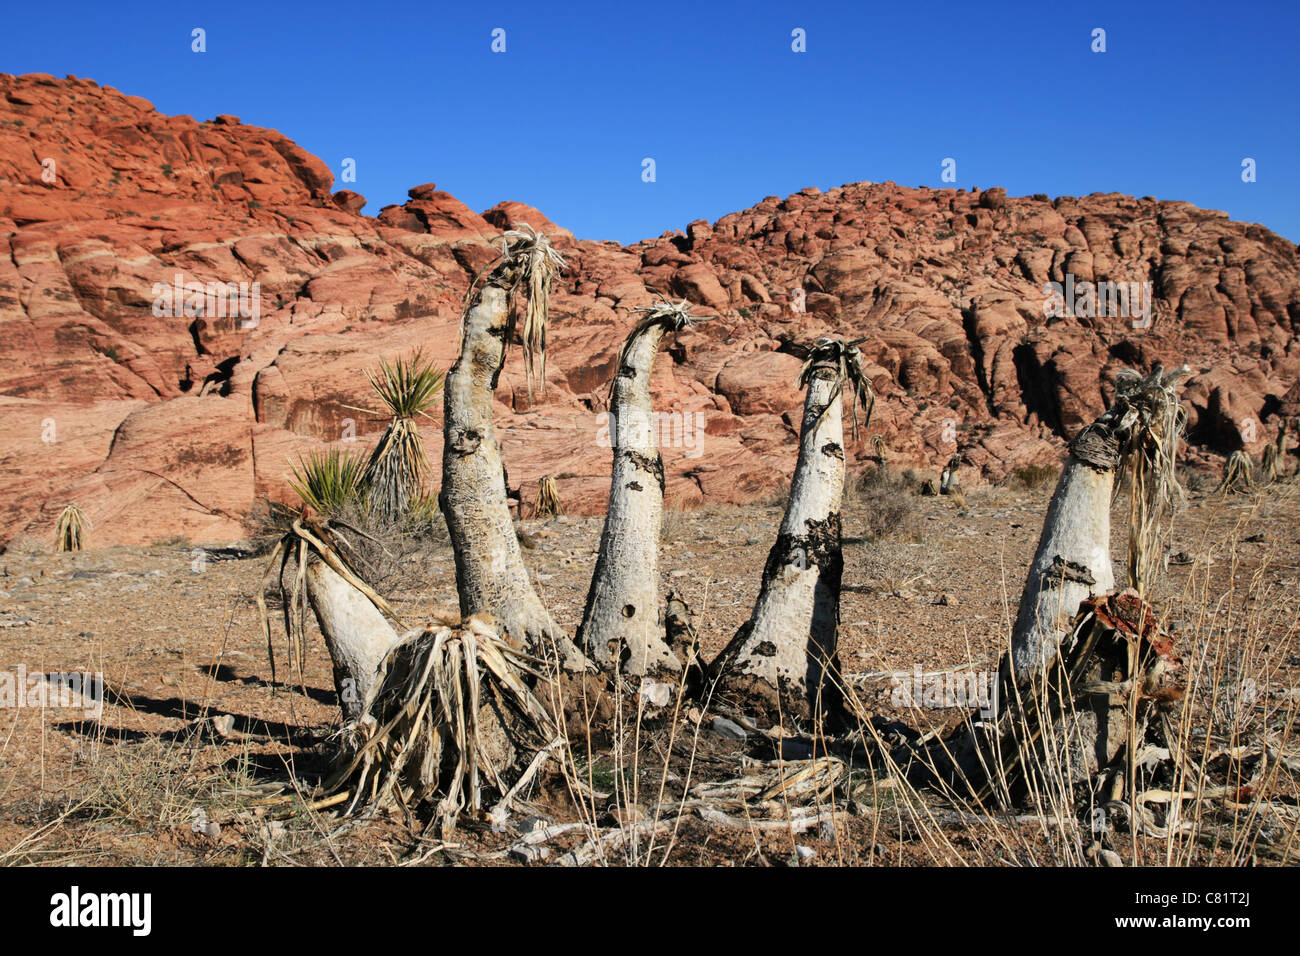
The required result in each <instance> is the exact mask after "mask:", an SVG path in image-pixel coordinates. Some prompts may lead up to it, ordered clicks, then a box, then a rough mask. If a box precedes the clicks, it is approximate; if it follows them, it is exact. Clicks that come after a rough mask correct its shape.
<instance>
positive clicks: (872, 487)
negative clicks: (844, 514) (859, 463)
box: [849, 467, 913, 540]
mask: <svg viewBox="0 0 1300 956" xmlns="http://www.w3.org/2000/svg"><path fill="white" fill-rule="evenodd" d="M849 501H850V503H851V505H852V507H853V509H854V510H855V511H860V512H861V513H862V515H863V517H864V518H865V520H866V525H867V531H868V534H869V535H870V537H871V538H872V539H873V540H878V539H881V538H888V537H892V536H898V535H903V534H906V533H908V532H909V531H910V530H911V524H910V520H909V519H910V518H911V516H912V511H913V503H912V496H911V494H910V493H909V491H908V485H907V482H906V480H905V479H904V478H903V477H901V476H899V475H898V474H897V473H896V472H894V471H893V470H891V469H889V468H887V467H877V468H868V469H867V470H866V471H864V472H863V473H862V474H861V476H860V477H859V478H858V480H857V481H856V482H855V483H854V484H853V486H852V492H851V495H850V497H849Z"/></svg>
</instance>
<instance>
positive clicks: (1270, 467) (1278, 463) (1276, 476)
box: [1261, 419, 1289, 484]
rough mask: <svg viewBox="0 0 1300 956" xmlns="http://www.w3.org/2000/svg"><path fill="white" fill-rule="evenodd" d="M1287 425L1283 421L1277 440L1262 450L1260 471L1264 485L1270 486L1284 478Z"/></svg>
mask: <svg viewBox="0 0 1300 956" xmlns="http://www.w3.org/2000/svg"><path fill="white" fill-rule="evenodd" d="M1288 425H1289V423H1288V422H1287V421H1286V420H1285V419H1284V420H1283V421H1282V424H1281V426H1280V427H1279V428H1278V430H1277V438H1275V439H1274V440H1273V441H1271V442H1269V443H1268V445H1266V446H1265V448H1264V461H1263V463H1262V468H1261V470H1262V472H1263V480H1264V482H1265V484H1272V483H1273V482H1275V481H1281V480H1282V479H1283V478H1285V477H1286V438H1287V435H1286V433H1287V426H1288Z"/></svg>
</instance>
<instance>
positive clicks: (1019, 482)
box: [1008, 465, 1061, 491]
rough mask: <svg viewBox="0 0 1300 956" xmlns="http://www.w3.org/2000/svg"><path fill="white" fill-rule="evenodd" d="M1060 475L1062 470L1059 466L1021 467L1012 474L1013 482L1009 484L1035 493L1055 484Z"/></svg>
mask: <svg viewBox="0 0 1300 956" xmlns="http://www.w3.org/2000/svg"><path fill="white" fill-rule="evenodd" d="M1060 474H1061V469H1060V467H1059V466H1058V465H1021V466H1020V467H1019V468H1017V469H1015V471H1013V472H1011V480H1010V481H1009V482H1008V484H1010V485H1012V486H1013V487H1016V488H1024V489H1025V490H1027V491H1033V490H1035V489H1037V488H1042V487H1043V486H1045V485H1049V484H1054V483H1055V482H1056V479H1057V478H1058V477H1059V476H1060Z"/></svg>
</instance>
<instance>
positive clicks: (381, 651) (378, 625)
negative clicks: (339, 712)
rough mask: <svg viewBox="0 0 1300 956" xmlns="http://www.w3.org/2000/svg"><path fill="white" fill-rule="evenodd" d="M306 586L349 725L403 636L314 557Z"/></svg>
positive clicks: (377, 610) (359, 711)
mask: <svg viewBox="0 0 1300 956" xmlns="http://www.w3.org/2000/svg"><path fill="white" fill-rule="evenodd" d="M306 586H307V600H308V602H309V603H310V604H311V609H312V611H313V612H315V614H316V622H317V623H318V624H319V625H320V630H321V634H322V636H324V638H325V646H326V647H327V648H328V649H329V655H330V660H331V661H333V663H334V687H335V689H336V690H337V691H338V694H339V704H340V706H341V707H342V708H343V721H344V723H347V722H349V721H351V720H355V719H357V718H359V717H360V716H361V708H362V705H363V703H364V701H365V699H366V694H367V692H369V690H370V687H371V685H372V684H373V683H374V681H375V677H376V675H377V674H378V672H379V665H380V664H381V663H382V662H383V659H384V655H386V654H387V653H388V651H389V649H390V648H392V646H393V645H394V644H396V643H397V641H398V639H399V635H398V633H397V632H396V631H394V630H393V628H392V626H391V625H389V623H388V621H387V620H386V619H385V618H384V615H383V614H381V613H380V611H379V609H378V608H377V607H375V605H374V603H373V602H371V600H370V599H369V598H367V597H366V596H365V595H364V594H362V593H361V592H360V591H358V590H357V589H356V588H355V587H353V586H352V585H351V584H349V583H348V582H347V581H345V580H344V579H343V577H342V575H340V574H338V572H336V571H335V570H334V569H333V568H331V567H330V566H329V565H327V564H326V563H325V562H324V561H322V560H320V559H319V558H317V557H316V556H315V555H313V556H312V557H311V559H310V560H309V562H308V564H307V574H306Z"/></svg>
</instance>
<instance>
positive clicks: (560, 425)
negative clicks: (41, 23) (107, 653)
mask: <svg viewBox="0 0 1300 956" xmlns="http://www.w3.org/2000/svg"><path fill="white" fill-rule="evenodd" d="M341 171H342V170H341V169H340V170H332V169H330V168H329V167H327V166H326V165H325V164H324V163H323V162H322V161H321V160H319V159H317V158H316V157H314V156H311V155H310V154H308V153H307V152H305V151H304V150H302V149H301V148H300V147H298V146H297V145H295V144H294V143H293V142H291V141H290V140H288V139H287V138H285V137H284V136H282V135H281V134H279V133H277V132H275V131H273V130H267V129H262V128H259V127H253V126H246V125H243V124H241V123H240V122H239V120H238V119H237V118H236V117H229V116H221V117H217V118H216V119H215V120H211V121H208V122H203V123H199V122H196V121H195V120H193V119H192V118H190V117H188V116H177V117H167V116H162V115H160V114H158V113H156V112H155V111H154V110H153V108H152V106H150V104H149V103H147V102H146V101H144V100H142V99H140V98H139V97H132V96H126V95H123V94H122V93H119V92H117V91H116V90H113V89H111V88H108V87H100V86H98V85H96V84H95V83H94V82H92V81H90V80H79V79H75V78H69V79H67V80H55V79H53V78H52V77H48V76H41V75H30V76H25V77H18V78H15V77H11V76H8V75H3V74H0V414H3V418H4V422H5V427H4V428H3V429H0V542H4V541H11V540H13V539H14V537H15V536H19V535H29V534H36V535H40V536H42V537H45V536H48V535H49V534H51V533H52V528H53V526H54V520H55V516H56V515H57V513H58V511H59V510H60V509H61V508H62V506H63V505H64V504H66V503H67V502H68V501H76V502H78V503H79V504H80V505H81V507H82V508H83V510H84V511H85V512H86V514H87V515H88V516H89V517H90V519H91V521H92V522H93V524H94V530H93V531H92V532H90V533H89V534H88V545H89V546H91V547H93V546H96V545H105V544H117V543H125V544H130V543H140V542H148V541H153V540H157V539H160V538H173V537H183V538H188V539H190V540H195V541H203V542H217V541H223V540H233V539H237V538H240V537H244V536H245V535H246V530H245V528H244V527H243V525H242V522H243V520H244V519H245V517H246V515H247V514H248V512H249V511H250V510H252V509H253V508H254V504H255V502H256V500H257V499H258V498H261V497H266V496H270V497H278V498H286V499H287V498H289V497H290V493H289V491H288V487H287V485H286V483H285V481H284V473H285V472H286V470H287V465H288V462H289V461H290V460H292V459H293V458H294V457H296V455H297V454H299V453H300V452H303V451H306V450H307V449H309V448H311V447H314V446H318V445H319V444H320V443H322V442H331V441H339V440H344V439H346V438H347V437H349V436H353V435H354V436H355V438H356V441H357V442H358V446H357V447H363V448H364V447H367V446H368V445H370V444H373V442H374V441H375V440H377V438H378V436H379V434H380V432H381V431H382V428H383V425H384V422H383V421H382V420H380V419H379V416H378V415H375V416H369V415H367V414H365V413H364V412H358V411H356V410H354V409H351V408H349V407H348V406H361V407H372V406H373V404H374V403H373V402H372V401H371V399H370V397H369V395H368V386H367V384H366V381H365V377H364V369H365V367H366V366H368V365H372V364H373V363H374V361H375V359H376V358H377V357H378V356H381V355H382V356H392V355H395V354H397V353H399V352H403V351H406V350H410V349H413V348H415V347H417V346H421V347H423V348H424V350H425V352H426V354H429V355H431V356H432V357H433V358H434V359H435V361H437V362H438V363H439V364H441V365H443V366H446V365H449V364H450V363H451V361H452V359H453V357H454V354H455V350H456V346H457V341H456V339H457V329H458V323H459V314H460V303H461V298H462V296H463V294H464V292H465V290H466V288H467V286H468V283H469V281H470V279H471V278H472V277H473V275H475V274H476V273H477V272H478V270H479V269H481V268H482V266H483V265H484V264H485V263H487V262H488V261H490V260H491V258H492V257H493V250H492V248H491V246H490V244H489V243H490V241H491V240H492V239H493V238H495V237H496V236H498V235H500V231H501V229H502V228H504V227H505V226H507V225H508V224H509V223H514V222H528V223H529V224H531V225H534V226H536V227H538V228H541V229H544V230H546V231H547V232H552V233H554V234H555V236H556V245H557V247H558V248H560V249H561V250H562V251H563V252H564V253H565V255H566V257H567V258H568V259H569V262H570V270H569V272H568V274H567V275H566V276H565V277H564V279H563V280H562V282H561V283H560V285H559V288H558V290H557V294H556V295H555V298H554V301H553V304H552V308H551V314H552V322H553V326H552V330H551V334H550V357H549V360H548V386H547V390H546V392H545V394H544V395H538V396H536V400H537V404H536V405H534V406H532V407H530V405H529V400H528V397H527V391H526V389H525V385H524V380H523V374H522V369H521V368H520V366H519V362H518V361H516V360H514V359H512V360H510V361H508V362H507V366H506V369H505V371H504V372H503V374H502V376H501V382H500V388H499V391H498V396H499V402H498V409H497V413H498V414H497V421H498V423H499V426H500V437H501V443H502V450H503V454H504V457H505V462H506V465H507V467H508V469H509V473H510V477H511V481H512V483H515V484H519V483H522V485H523V495H522V497H523V499H524V500H525V501H528V500H531V498H532V495H533V493H534V490H535V482H536V479H537V478H538V477H540V476H541V475H542V474H552V475H556V476H560V477H559V489H560V494H561V497H562V499H563V500H564V505H565V507H566V509H568V510H570V511H574V512H592V511H599V510H601V509H603V508H604V505H605V501H606V499H607V493H608V474H609V468H610V454H609V448H608V442H607V441H605V442H602V440H601V426H602V422H603V420H602V419H601V418H599V417H598V415H599V413H600V412H602V411H603V410H604V408H605V401H606V394H607V386H608V382H609V377H610V375H611V374H612V373H613V371H614V363H615V361H616V358H617V354H618V348H619V345H620V343H621V342H622V339H623V337H624V336H625V335H626V333H627V331H628V329H629V328H630V327H631V320H630V318H629V316H628V314H627V312H626V309H628V308H630V307H632V306H637V305H645V304H648V303H649V302H651V301H652V300H653V299H654V298H655V296H654V295H653V294H652V293H651V292H650V291H648V289H649V288H653V289H655V290H658V292H659V293H661V294H663V295H671V296H680V297H685V298H687V299H690V300H691V301H692V302H695V303H698V305H699V307H700V308H699V311H703V312H708V311H712V312H714V313H716V314H717V315H718V316H719V318H718V319H717V320H715V321H713V322H709V323H704V324H702V325H700V326H698V327H697V328H696V329H693V330H692V331H690V332H689V333H684V334H682V335H679V336H676V337H675V339H673V340H672V341H670V342H669V343H668V344H667V345H666V347H665V348H666V351H667V353H668V354H667V356H665V358H664V360H661V361H660V362H659V363H657V364H656V366H655V371H654V375H653V378H652V389H653V393H654V397H655V407H656V409H657V410H659V411H660V412H662V413H665V414H662V415H661V416H660V418H659V427H660V429H661V430H660V432H659V435H658V438H659V445H660V447H661V450H662V453H663V457H664V468H665V478H666V494H667V500H668V502H669V503H670V505H671V504H672V503H674V502H680V503H683V504H687V505H689V504H692V503H697V502H699V501H701V500H703V499H707V500H711V501H736V502H738V501H747V500H752V499H754V498H756V497H763V496H766V495H769V494H771V493H772V491H773V490H774V489H775V488H776V487H778V486H779V485H780V484H781V483H782V482H783V481H784V480H785V479H786V478H788V476H789V474H790V472H791V470H792V469H793V466H794V459H795V449H796V444H795V443H796V427H797V423H798V415H799V408H800V405H801V397H800V394H799V392H798V390H797V389H796V388H795V378H796V375H797V372H798V368H799V360H798V359H797V358H796V357H795V356H794V355H792V354H789V353H788V352H787V351H786V350H785V349H786V346H785V344H784V343H786V342H789V341H799V342H806V341H810V340H812V339H814V338H816V337H817V336H822V335H827V336H834V337H840V338H855V337H859V336H866V337H867V338H866V341H865V342H864V343H863V344H862V346H861V351H862V354H863V357H864V360H865V365H866V367H867V370H868V374H869V375H870V376H871V378H872V381H873V383H874V386H875V389H876V392H877V394H878V395H879V396H880V398H881V399H882V400H881V401H880V402H879V403H878V404H877V406H876V416H875V418H874V419H873V422H872V426H871V429H870V432H869V433H868V432H863V434H862V435H861V436H860V440H859V441H851V442H850V443H849V447H848V448H847V449H846V452H847V458H848V463H849V468H850V470H852V469H853V468H854V467H855V464H856V463H857V462H858V461H860V460H862V459H864V458H867V457H873V456H874V451H873V450H872V448H871V446H870V443H869V442H870V437H871V435H874V434H882V435H883V436H884V437H885V439H886V442H887V444H888V446H889V450H890V461H891V463H892V464H896V465H900V466H902V465H907V464H912V465H918V466H923V467H925V468H927V469H929V470H931V471H933V472H935V473H936V474H937V472H938V469H939V468H940V467H941V466H942V464H943V463H944V462H945V461H947V460H948V458H949V457H950V456H951V455H952V454H953V453H954V452H955V451H957V450H960V451H961V452H962V454H963V456H964V461H965V463H966V467H967V468H968V469H969V470H968V472H967V474H964V475H963V476H962V477H963V481H964V482H966V483H967V484H969V483H970V482H971V481H972V480H973V475H972V474H971V473H970V472H971V471H974V470H975V469H978V470H979V472H980V473H981V474H982V475H983V476H984V477H985V478H988V479H997V478H1000V477H1002V476H1004V475H1005V474H1006V473H1007V472H1008V471H1009V470H1011V469H1013V468H1015V467H1017V466H1019V465H1023V464H1028V463H1032V462H1041V461H1053V460H1059V459H1060V458H1061V457H1063V450H1064V441H1063V439H1066V438H1069V437H1071V436H1072V435H1073V434H1074V433H1075V432H1076V431H1077V430H1078V429H1079V428H1081V427H1082V426H1083V425H1084V424H1086V423H1087V422H1089V421H1091V420H1092V419H1093V418H1095V417H1096V415H1097V414H1099V413H1100V412H1101V411H1102V409H1103V408H1104V406H1105V404H1106V402H1107V399H1108V397H1109V391H1108V386H1107V385H1106V384H1105V383H1106V381H1107V378H1108V376H1109V374H1110V373H1111V372H1112V371H1113V369H1114V368H1115V367H1116V366H1118V365H1136V366H1141V367H1148V366H1150V365H1151V364H1154V363H1155V362H1164V363H1165V364H1166V365H1169V366H1172V365H1176V364H1178V363H1180V362H1183V361H1186V362H1188V363H1189V364H1190V365H1191V366H1192V367H1193V368H1194V369H1195V370H1197V372H1198V374H1197V376H1196V377H1195V378H1193V379H1192V380H1191V382H1189V384H1188V386H1187V388H1186V391H1185V397H1186V403H1187V405H1188V409H1189V412H1190V415H1191V423H1190V428H1189V435H1190V436H1191V439H1192V441H1193V442H1194V443H1196V448H1195V449H1194V450H1193V455H1206V454H1209V453H1211V452H1213V453H1215V454H1218V453H1222V452H1224V451H1229V450H1232V449H1234V448H1238V447H1242V446H1243V445H1244V446H1245V447H1246V448H1247V449H1248V450H1249V451H1252V452H1253V453H1255V454H1256V455H1258V454H1259V452H1260V450H1261V449H1262V446H1263V443H1264V442H1266V441H1267V440H1269V439H1270V438H1271V437H1272V436H1273V435H1274V434H1276V429H1277V424H1278V421H1279V417H1278V416H1279V415H1280V414H1284V413H1287V412H1288V409H1291V412H1290V413H1291V414H1294V413H1295V409H1297V408H1300V402H1298V401H1297V399H1296V395H1297V382H1300V346H1298V345H1297V344H1296V339H1295V331H1296V324H1297V322H1300V257H1298V256H1297V250H1296V247H1295V246H1294V245H1293V244H1291V243H1290V242H1287V241H1286V240H1284V239H1282V238H1280V237H1279V236H1276V235H1274V234H1273V233H1271V232H1269V231H1268V230H1266V229H1264V228H1262V227H1260V226H1256V225H1250V224H1245V223H1237V222H1232V221H1230V220H1229V219H1227V217H1226V216H1225V215H1224V214H1222V213H1219V212H1214V211H1210V210H1201V209H1197V208H1195V207H1194V206H1191V205H1189V204H1187V203H1180V202H1157V201H1155V200H1151V199H1141V200H1139V199H1133V198H1131V197H1128V196H1123V195H1118V194H1098V195H1092V196H1087V197H1083V198H1079V199H1075V198H1071V197H1061V198H1059V199H1057V200H1055V201H1054V202H1053V201H1048V200H1046V199H1044V198H1039V199H1031V198H1013V197H1008V196H1006V195H1005V193H1004V192H1003V191H1002V190H994V189H990V190H986V191H984V192H981V193H958V192H955V191H953V190H930V189H908V188H903V187H899V186H895V185H893V184H883V185H873V184H867V183H858V184H851V185H847V186H843V187H840V188H837V189H832V190H830V191H828V192H821V191H819V190H817V189H806V190H803V191H802V192H800V193H797V194H795V195H793V196H789V197H787V198H785V199H784V200H782V199H778V198H776V197H768V198H767V199H764V200H763V201H762V202H761V203H759V204H758V205H756V206H754V207H753V208H751V209H747V210H744V211H742V212H737V213H732V214H731V215H728V216H724V217H723V218H722V219H720V220H718V222H716V223H713V224H712V225H710V224H709V223H706V222H704V221H699V222H695V223H691V224H690V225H689V226H688V227H687V229H686V232H685V234H682V233H670V234H665V235H663V236H661V237H659V238H657V239H648V240H645V241H643V242H640V243H637V244H635V245H633V246H627V247H623V246H619V245H618V244H617V243H613V242H592V241H587V240H576V239H574V238H573V236H572V234H570V233H568V232H567V231H566V230H563V229H559V228H558V227H556V226H555V225H554V224H553V223H551V222H550V220H548V219H547V218H546V217H545V216H543V215H542V214H541V213H540V212H538V211H537V210H535V209H532V208H530V207H528V206H525V205H523V204H521V203H516V202H504V203H501V204H499V205H498V206H496V207H494V208H493V209H490V210H487V211H485V212H484V213H482V214H481V215H480V214H478V213H475V212H474V211H473V210H470V209H469V208H468V207H466V206H465V205H464V204H463V203H461V202H459V201H458V200H456V199H455V198H454V197H453V196H451V195H449V194H448V193H446V192H442V191H440V190H438V189H437V188H436V186H435V185H434V184H432V183H429V184H425V185H422V186H417V187H415V188H413V189H412V190H411V191H410V196H411V198H410V200H409V201H408V202H406V203H404V204H402V205H400V206H389V207H387V208H385V209H384V210H382V211H381V212H380V213H379V215H378V216H377V217H374V218H371V217H368V216H364V215H361V214H360V212H359V210H360V209H361V208H362V206H363V205H364V197H362V196H360V195H359V194H357V193H355V192H352V191H350V190H346V189H344V190H341V191H340V192H337V193H333V194H332V193H331V191H330V190H331V187H332V184H333V176H334V174H335V173H336V172H341ZM340 185H341V186H344V185H346V183H344V182H340ZM178 276H179V277H180V278H179V280H178V278H177V277H178ZM1101 281H1111V282H1137V283H1142V282H1149V283H1150V287H1149V288H1150V290H1151V299H1150V319H1151V320H1150V322H1149V323H1148V322H1147V321H1146V318H1144V317H1143V315H1142V314H1141V313H1140V312H1139V307H1140V303H1136V304H1135V306H1134V307H1133V308H1132V309H1131V311H1132V312H1134V313H1137V314H1136V315H1117V316H1106V315H1102V316H1100V317H1098V316H1097V315H1092V314H1089V308H1088V302H1087V300H1086V298H1083V297H1081V296H1079V295H1078V290H1079V289H1080V288H1082V287H1080V286H1079V285H1078V284H1079V283H1083V282H1101ZM1052 282H1056V283H1060V284H1061V287H1062V292H1063V294H1064V293H1065V292H1067V291H1070V290H1071V289H1073V290H1074V292H1075V295H1074V297H1073V300H1074V310H1073V314H1065V315H1060V316H1055V317H1050V318H1049V317H1045V315H1044V303H1045V301H1046V300H1047V298H1048V297H1049V293H1050V289H1049V292H1048V293H1045V292H1044V287H1045V285H1047V284H1048V283H1052ZM178 283H179V285H180V286H181V287H182V290H181V292H180V293H179V294H178V293H175V292H173V291H172V290H173V287H174V286H176V285H177V284H178ZM188 283H200V284H205V288H204V290H202V291H203V294H202V295H199V296H194V295H193V290H191V291H190V292H186V291H185V289H184V287H185V286H186V284H188ZM208 283H214V284H215V283H221V284H227V283H234V284H235V286H234V287H233V288H234V289H235V290H236V291H241V292H242V293H243V294H244V296H245V297H244V298H243V299H238V298H237V299H235V300H233V306H234V308H230V307H229V306H230V305H231V304H232V302H231V300H229V299H226V300H224V301H218V298H217V297H216V296H215V294H212V295H209V294H208V291H207V289H208V288H216V287H215V286H213V287H206V284H208ZM239 283H243V284H244V285H243V287H242V289H241V287H240V286H239V285H238V284H239ZM253 283H256V284H257V285H256V287H255V288H254V287H253ZM796 289H800V290H802V293H800V294H796V293H795V290H796ZM254 295H255V296H256V298H255V299H254ZM1063 297H1064V295H1063ZM187 302H190V303H192V304H194V305H201V306H202V314H195V309H193V308H189V309H187V308H186V304H187ZM254 302H255V303H256V306H257V309H256V315H255V316H248V315H246V314H245V313H248V312H251V311H253V309H252V305H253V304H254ZM241 308H242V312H241ZM796 308H803V309H804V310H806V311H796ZM1061 311H1064V308H1062V309H1061ZM232 312H233V313H234V314H231V313H232ZM669 356H670V357H671V358H669ZM425 439H426V442H427V445H428V450H429V455H430V459H431V460H432V461H435V462H436V461H438V460H439V456H440V454H441V435H440V434H439V428H438V426H437V424H436V423H434V422H430V423H429V425H428V427H427V428H426V430H425Z"/></svg>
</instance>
